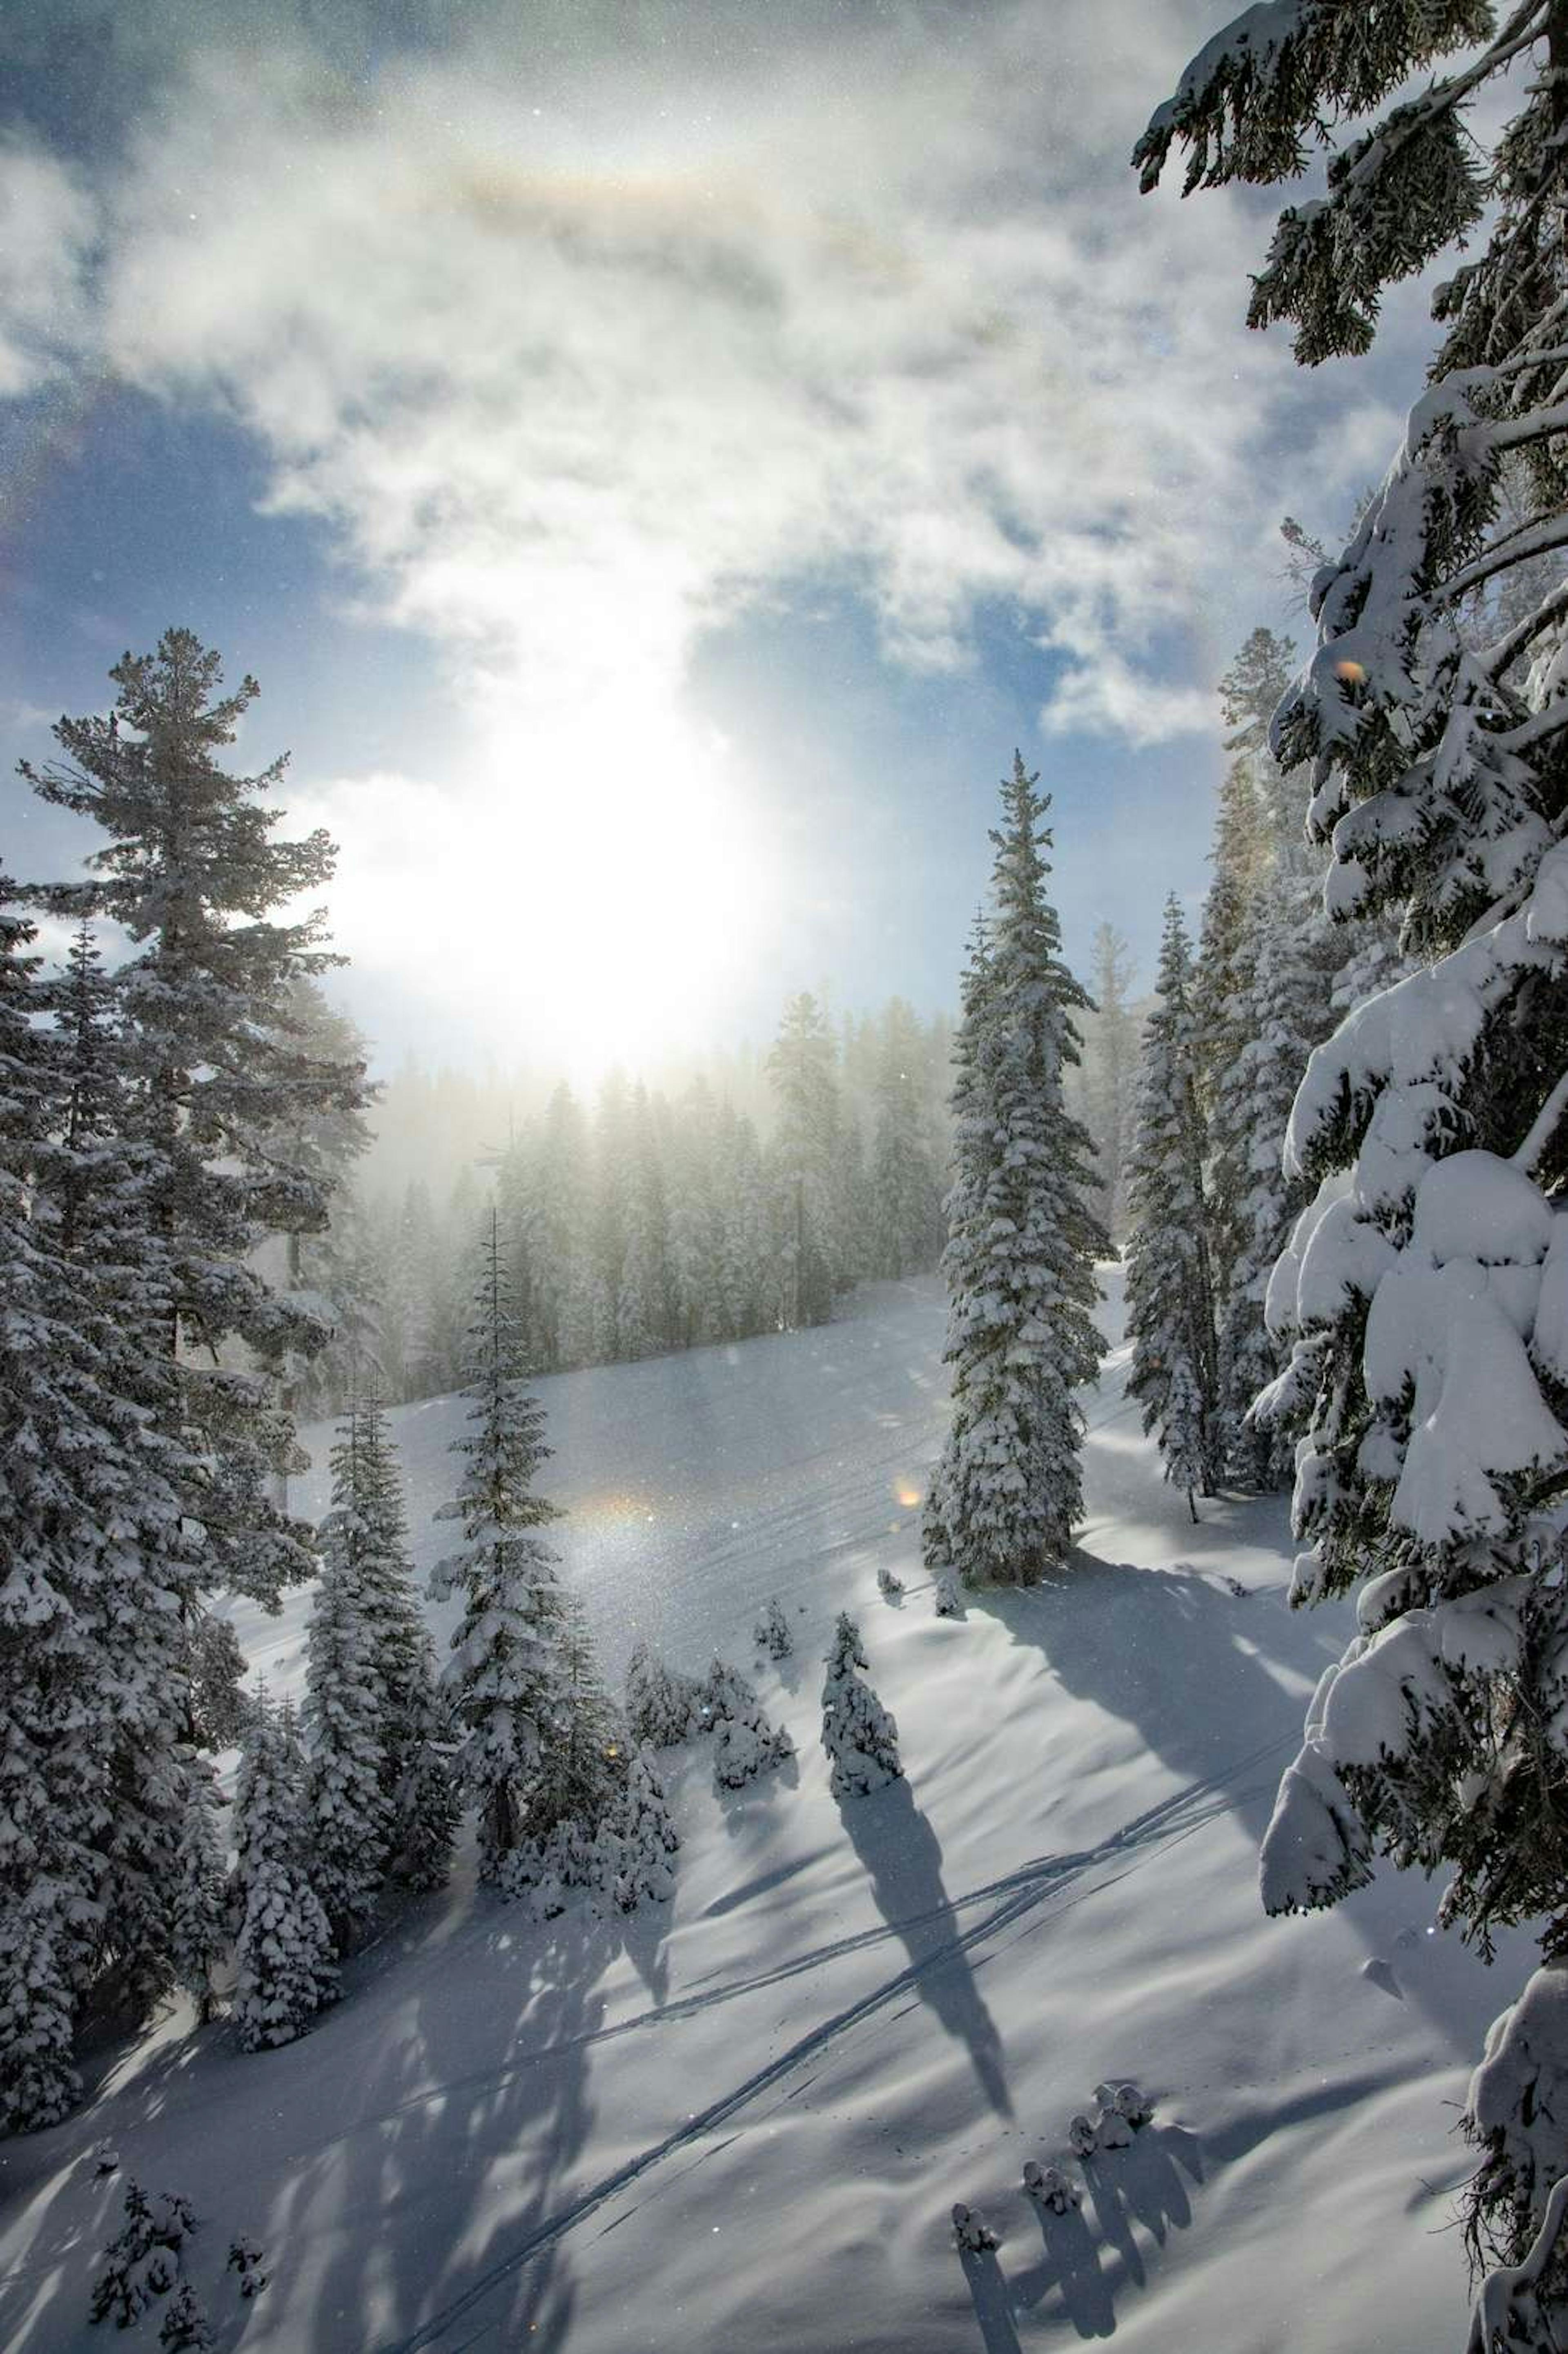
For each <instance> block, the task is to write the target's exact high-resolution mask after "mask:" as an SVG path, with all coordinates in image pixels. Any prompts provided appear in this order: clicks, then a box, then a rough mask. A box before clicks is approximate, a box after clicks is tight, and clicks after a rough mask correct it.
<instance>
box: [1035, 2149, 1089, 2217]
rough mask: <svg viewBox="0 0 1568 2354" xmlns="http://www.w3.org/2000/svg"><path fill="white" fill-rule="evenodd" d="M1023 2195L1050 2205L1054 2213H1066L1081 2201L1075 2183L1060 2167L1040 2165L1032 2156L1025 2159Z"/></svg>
mask: <svg viewBox="0 0 1568 2354" xmlns="http://www.w3.org/2000/svg"><path fill="white" fill-rule="evenodd" d="M1023 2195H1024V2197H1025V2198H1026V2199H1033V2200H1038V2202H1039V2204H1040V2205H1041V2206H1042V2207H1048V2208H1049V2209H1050V2210H1051V2212H1052V2214H1053V2215H1065V2214H1066V2213H1067V2212H1068V2211H1069V2210H1070V2209H1071V2208H1074V2207H1076V2206H1077V2205H1078V2203H1079V2191H1078V2188H1077V2185H1076V2184H1075V2183H1073V2182H1069V2181H1068V2179H1067V2178H1066V2176H1065V2174H1064V2173H1062V2172H1061V2170H1060V2168H1057V2167H1054V2166H1040V2165H1038V2164H1037V2163H1036V2161H1035V2160H1034V2159H1033V2158H1025V2159H1024V2161H1023Z"/></svg>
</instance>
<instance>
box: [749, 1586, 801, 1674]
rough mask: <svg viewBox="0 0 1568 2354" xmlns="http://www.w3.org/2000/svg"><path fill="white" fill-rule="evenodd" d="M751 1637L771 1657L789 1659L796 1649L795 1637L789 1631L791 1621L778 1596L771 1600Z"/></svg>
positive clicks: (753, 1629)
mask: <svg viewBox="0 0 1568 2354" xmlns="http://www.w3.org/2000/svg"><path fill="white" fill-rule="evenodd" d="M751 1639H752V1641H753V1642H754V1643H755V1644H756V1645H757V1646H758V1649H760V1650H764V1651H766V1652H767V1654H768V1658H769V1659H788V1658H789V1655H790V1653H791V1652H792V1651H793V1649H795V1638H794V1636H793V1635H792V1634H791V1633H790V1631H789V1620H788V1618H786V1617H785V1616H784V1613H783V1612H782V1610H780V1608H779V1604H778V1600H777V1598H774V1599H773V1600H771V1601H769V1602H768V1604H767V1605H766V1606H765V1607H764V1609H763V1612H762V1615H761V1617H759V1618H758V1622H757V1624H756V1626H755V1627H754V1628H752V1630H751Z"/></svg>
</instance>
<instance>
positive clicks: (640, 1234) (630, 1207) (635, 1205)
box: [618, 1086, 675, 1359]
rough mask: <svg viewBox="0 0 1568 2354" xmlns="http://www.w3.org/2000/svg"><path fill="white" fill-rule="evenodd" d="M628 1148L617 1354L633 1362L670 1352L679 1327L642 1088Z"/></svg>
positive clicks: (661, 1187)
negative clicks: (624, 1243) (640, 1358)
mask: <svg viewBox="0 0 1568 2354" xmlns="http://www.w3.org/2000/svg"><path fill="white" fill-rule="evenodd" d="M627 1145H628V1150H627V1163H626V1170H625V1186H626V1195H625V1199H626V1254H625V1258H624V1260H623V1263H622V1267H621V1276H620V1317H619V1331H620V1349H619V1352H618V1353H619V1354H620V1356H621V1357H623V1358H627V1359H631V1358H636V1357H648V1356H652V1355H654V1354H655V1353H656V1352H658V1351H659V1350H661V1349H667V1348H669V1347H670V1346H671V1345H672V1343H673V1338H674V1329H675V1286H674V1278H673V1269H672V1267H671V1262H670V1205H669V1197H668V1193H667V1191H666V1187H665V1183H664V1170H663V1164H662V1155H661V1152H660V1149H659V1137H658V1133H657V1129H656V1126H655V1121H654V1114H653V1108H652V1105H651V1104H650V1102H649V1099H648V1090H647V1089H646V1087H641V1086H639V1087H635V1088H634V1089H633V1090H632V1096H631V1108H630V1119H629V1123H628V1130H627Z"/></svg>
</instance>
